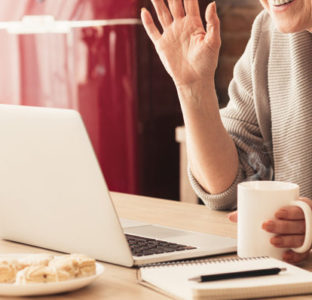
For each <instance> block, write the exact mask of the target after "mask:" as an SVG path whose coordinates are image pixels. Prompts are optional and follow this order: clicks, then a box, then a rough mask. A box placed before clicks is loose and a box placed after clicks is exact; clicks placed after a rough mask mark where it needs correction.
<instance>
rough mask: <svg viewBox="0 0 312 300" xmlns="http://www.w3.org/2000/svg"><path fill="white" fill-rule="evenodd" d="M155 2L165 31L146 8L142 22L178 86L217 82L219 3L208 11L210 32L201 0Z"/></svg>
mask: <svg viewBox="0 0 312 300" xmlns="http://www.w3.org/2000/svg"><path fill="white" fill-rule="evenodd" d="M152 3H153V5H154V8H155V10H156V13H157V17H158V19H159V22H160V24H161V26H162V29H163V32H162V33H161V32H159V30H158V29H157V27H156V26H155V23H154V21H153V19H152V16H151V14H150V13H149V11H148V10H146V9H145V8H143V9H142V12H141V18H142V22H143V25H144V28H145V30H146V32H147V34H148V36H149V37H150V39H151V40H152V42H153V43H154V45H155V48H156V50H157V52H158V55H159V57H160V59H161V61H162V63H163V65H164V66H165V68H166V70H167V72H168V73H169V74H170V76H171V77H172V78H173V80H174V82H175V84H176V85H177V86H185V85H192V84H193V83H196V82H200V81H201V82H203V81H206V80H214V74H215V70H216V67H217V63H218V56H219V49H220V45H221V40H220V25H219V19H218V16H217V14H216V4H215V2H213V3H210V4H209V5H208V7H207V9H206V14H205V18H206V22H207V25H206V30H205V28H204V26H203V24H202V21H201V18H200V12H199V6H198V0H184V3H182V0H168V5H169V7H168V6H167V5H166V4H165V2H164V0H152ZM183 4H184V5H183Z"/></svg>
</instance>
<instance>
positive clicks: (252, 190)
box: [237, 181, 312, 259]
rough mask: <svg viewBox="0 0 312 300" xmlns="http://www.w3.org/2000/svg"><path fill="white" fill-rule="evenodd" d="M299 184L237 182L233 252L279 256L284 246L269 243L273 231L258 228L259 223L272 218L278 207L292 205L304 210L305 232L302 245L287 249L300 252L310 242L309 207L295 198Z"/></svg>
mask: <svg viewBox="0 0 312 300" xmlns="http://www.w3.org/2000/svg"><path fill="white" fill-rule="evenodd" d="M298 197H299V186H298V185H297V184H294V183H290V182H281V181H246V182H242V183H239V184H238V192H237V211H238V228H237V240H238V241H237V254H238V256H240V257H252V256H271V257H274V258H277V259H282V256H283V253H284V252H285V250H286V249H285V248H277V247H275V246H274V245H272V244H271V243H270V238H271V237H272V236H274V235H275V234H273V233H269V232H267V231H265V230H264V229H262V223H263V222H264V221H266V220H268V219H274V218H275V217H274V215H275V213H276V212H277V211H278V209H279V208H281V207H282V206H287V205H296V206H298V207H300V208H301V209H302V210H303V212H304V217H305V224H306V231H305V239H304V243H303V245H302V246H300V247H298V248H291V249H292V250H293V251H295V252H298V253H303V252H305V251H307V250H309V249H310V247H311V244H312V233H311V226H312V225H311V224H312V210H311V208H310V206H309V205H308V204H307V203H305V202H303V201H299V200H298Z"/></svg>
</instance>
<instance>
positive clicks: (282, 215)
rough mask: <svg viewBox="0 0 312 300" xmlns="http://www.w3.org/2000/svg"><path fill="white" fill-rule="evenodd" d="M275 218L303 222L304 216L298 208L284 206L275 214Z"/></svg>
mask: <svg viewBox="0 0 312 300" xmlns="http://www.w3.org/2000/svg"><path fill="white" fill-rule="evenodd" d="M275 217H276V218H278V219H282V220H303V219H304V214H303V211H302V209H301V208H299V207H298V206H284V207H282V208H280V209H279V210H278V211H277V212H276V213H275Z"/></svg>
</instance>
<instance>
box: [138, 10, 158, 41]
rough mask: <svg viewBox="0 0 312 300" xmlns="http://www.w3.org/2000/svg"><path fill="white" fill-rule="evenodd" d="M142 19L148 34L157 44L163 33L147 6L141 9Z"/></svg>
mask: <svg viewBox="0 0 312 300" xmlns="http://www.w3.org/2000/svg"><path fill="white" fill-rule="evenodd" d="M141 19H142V23H143V26H144V28H145V30H146V32H147V35H148V36H149V38H150V39H151V40H152V42H153V43H154V44H155V42H156V41H157V40H158V39H160V37H161V34H160V32H159V31H158V29H157V27H156V25H155V23H154V21H153V18H152V16H151V14H150V12H149V11H148V10H147V9H145V8H142V10H141Z"/></svg>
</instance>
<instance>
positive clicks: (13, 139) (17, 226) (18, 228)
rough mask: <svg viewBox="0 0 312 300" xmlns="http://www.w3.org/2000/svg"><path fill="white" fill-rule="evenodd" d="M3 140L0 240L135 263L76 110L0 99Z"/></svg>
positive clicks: (1, 154)
mask: <svg viewBox="0 0 312 300" xmlns="http://www.w3.org/2000/svg"><path fill="white" fill-rule="evenodd" d="M0 141H1V147H0V182H1V188H0V236H1V238H4V239H8V240H12V241H17V242H22V243H26V244H30V245H34V246H39V247H44V248H49V249H53V250H56V251H63V252H75V253H77V252H80V253H85V254H87V255H89V256H91V257H94V258H96V259H99V260H103V261H107V262H112V263H116V264H121V265H124V266H132V265H133V257H132V255H131V252H130V249H129V246H128V243H127V241H126V238H125V236H124V234H123V231H122V228H121V226H120V223H119V219H118V217H117V215H116V212H115V209H114V207H113V205H112V202H111V200H110V195H109V192H108V189H107V186H106V183H105V180H104V178H103V176H102V173H101V170H100V167H99V165H98V162H97V159H96V156H95V153H94V151H93V148H92V146H91V143H90V141H89V138H88V135H87V132H86V129H85V127H84V125H83V122H82V120H81V117H80V115H79V113H78V112H76V111H74V110H68V109H52V108H41V107H29V106H15V105H0ZM105 199H106V200H105Z"/></svg>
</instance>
